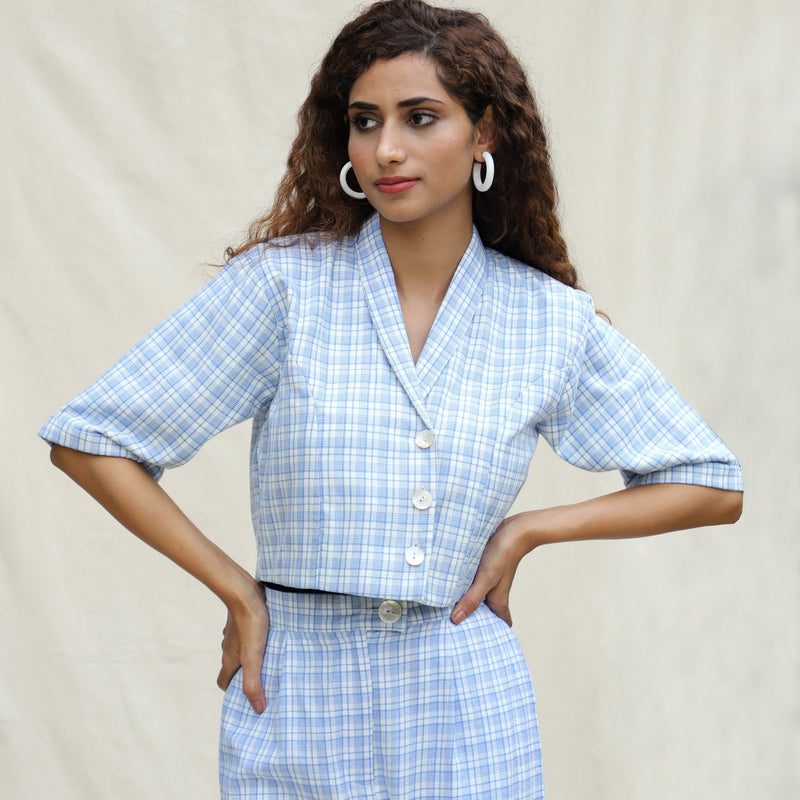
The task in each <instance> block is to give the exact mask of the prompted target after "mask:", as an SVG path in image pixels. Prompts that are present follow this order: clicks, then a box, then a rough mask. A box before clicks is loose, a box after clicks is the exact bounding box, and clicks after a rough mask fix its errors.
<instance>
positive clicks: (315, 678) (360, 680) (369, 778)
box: [220, 589, 544, 800]
mask: <svg viewBox="0 0 800 800" xmlns="http://www.w3.org/2000/svg"><path fill="white" fill-rule="evenodd" d="M380 603H381V601H380V600H374V599H370V598H359V597H351V596H347V595H333V594H290V593H286V592H278V591H273V590H270V589H267V606H268V608H269V612H270V632H269V639H268V642H267V652H266V655H265V658H264V668H263V680H264V687H265V691H266V696H267V710H266V711H265V712H264V713H263V714H261V715H257V714H255V713H254V712H253V711H252V709H251V708H250V704H249V703H248V701H247V699H246V698H245V696H244V695H243V694H242V691H241V672H239V673H237V675H236V676H235V678H234V680H233V681H232V682H231V685H230V687H229V688H228V691H227V692H226V694H225V700H224V704H223V711H222V727H221V735H220V787H221V794H222V798H223V799H224V800H234V799H235V800H245V799H246V800H278V799H280V800H289V799H290V798H291V800H296V799H297V798H307V799H308V800H468V799H469V800H478V798H480V800H488V799H489V798H497V800H538V799H539V798H543V797H544V790H543V786H542V769H541V751H540V746H539V733H538V728H537V722H536V710H535V704H534V697H533V688H532V685H531V679H530V674H529V672H528V668H527V666H526V664H525V661H524V659H523V656H522V652H521V650H520V647H519V643H518V641H517V639H516V637H515V636H514V634H513V633H512V631H511V629H510V628H508V626H507V625H506V624H505V623H504V622H503V621H502V620H500V619H499V618H498V617H496V616H495V615H494V614H493V613H492V611H491V610H490V609H489V608H488V607H487V606H486V605H482V606H481V607H480V608H479V609H478V610H477V611H476V612H475V613H474V614H473V615H472V616H470V617H469V618H468V619H467V620H465V621H464V622H462V623H461V624H460V625H453V624H452V623H451V622H450V620H449V609H441V608H432V607H430V606H421V605H418V604H414V603H405V602H401V603H400V608H401V610H402V613H401V615H400V618H399V619H397V620H396V621H395V622H384V621H383V620H382V619H381V616H380V615H379V613H378V610H379V607H380Z"/></svg>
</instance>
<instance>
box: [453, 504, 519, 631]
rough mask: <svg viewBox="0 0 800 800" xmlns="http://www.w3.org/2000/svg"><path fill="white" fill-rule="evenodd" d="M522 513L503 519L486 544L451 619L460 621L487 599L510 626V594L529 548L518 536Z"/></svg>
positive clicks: (456, 621)
mask: <svg viewBox="0 0 800 800" xmlns="http://www.w3.org/2000/svg"><path fill="white" fill-rule="evenodd" d="M518 517H519V515H517V516H514V517H508V518H507V519H504V520H503V521H502V522H501V523H500V525H499V527H498V528H497V530H496V531H495V532H494V533H493V534H492V536H491V538H490V539H489V541H488V542H487V543H486V547H485V548H484V551H483V555H482V556H481V561H480V564H479V565H478V571H477V572H476V573H475V578H474V580H473V581H472V585H471V586H470V587H469V589H468V590H467V591H466V593H465V594H464V596H463V597H462V598H461V599H460V600H459V601H458V602H457V603H456V604H455V606H454V607H453V611H452V613H451V614H450V619H451V620H452V621H453V622H454V623H456V624H458V623H459V622H462V621H463V620H465V619H466V618H467V617H468V616H469V615H470V614H471V613H472V612H473V611H475V609H476V608H477V607H478V606H479V605H480V604H481V603H482V602H483V601H484V598H485V599H486V604H487V605H488V606H489V608H491V610H492V611H494V613H495V614H497V616H498V617H500V619H502V620H504V621H505V622H506V624H507V625H509V626H510V625H511V611H510V610H509V608H508V596H509V593H510V592H511V584H512V583H513V581H514V575H515V574H516V572H517V567H518V566H519V562H520V561H521V560H522V557H523V556H524V555H525V554H526V553H527V552H528V551H529V549H530V548H526V547H525V546H524V545H523V542H522V541H521V539H520V536H519V530H518V525H517V519H518Z"/></svg>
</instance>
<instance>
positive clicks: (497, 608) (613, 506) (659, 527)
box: [450, 483, 742, 625]
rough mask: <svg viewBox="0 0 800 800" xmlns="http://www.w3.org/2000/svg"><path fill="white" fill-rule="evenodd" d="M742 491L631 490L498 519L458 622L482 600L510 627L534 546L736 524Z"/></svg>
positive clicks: (673, 486) (455, 614)
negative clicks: (514, 597) (518, 578)
mask: <svg viewBox="0 0 800 800" xmlns="http://www.w3.org/2000/svg"><path fill="white" fill-rule="evenodd" d="M741 513H742V493H741V492H734V491H726V490H724V489H710V488H708V487H705V486H695V485H690V484H678V483H664V484H650V485H646V486H636V487H633V488H631V489H623V490H622V491H620V492H614V493H613V494H608V495H603V496H602V497H597V498H595V499H593V500H587V501H585V502H583V503H575V504H574V505H567V506H556V507H553V508H546V509H541V510H538V511H526V512H523V513H521V514H515V515H514V516H512V517H508V518H507V519H505V520H503V522H502V523H501V524H500V526H499V527H498V529H497V530H496V531H495V533H494V535H493V536H492V538H491V539H489V542H488V543H487V545H486V548H485V550H484V552H483V556H482V558H481V562H480V565H479V566H478V571H477V573H476V574H475V579H474V580H473V582H472V585H471V586H470V588H469V589H468V590H467V592H466V593H465V594H464V596H463V597H462V598H461V599H460V600H459V601H458V602H457V603H456V605H455V606H454V607H453V611H452V613H451V616H450V618H451V619H452V621H453V622H455V623H459V622H461V621H462V620H464V619H465V618H466V617H468V616H469V615H470V614H471V613H472V612H473V611H474V610H475V609H476V608H477V607H478V606H479V605H480V604H481V603H482V602H483V600H484V598H485V599H486V602H487V604H488V605H489V607H490V608H491V609H492V611H494V612H495V614H497V615H498V616H499V617H501V618H502V619H504V620H505V621H506V622H507V623H508V624H509V625H510V624H511V614H510V612H509V609H508V596H509V592H510V590H511V584H512V582H513V580H514V575H515V573H516V570H517V566H518V565H519V562H520V561H521V560H522V557H523V556H524V555H526V554H527V553H530V552H531V550H533V549H534V548H536V547H539V546H540V545H543V544H554V543H556V542H578V541H584V540H587V539H625V538H633V537H638V536H652V535H653V534H656V533H666V532H667V531H675V530H682V529H685V528H697V527H700V526H703V525H722V524H726V523H732V522H736V520H737V519H739V516H740V514H741Z"/></svg>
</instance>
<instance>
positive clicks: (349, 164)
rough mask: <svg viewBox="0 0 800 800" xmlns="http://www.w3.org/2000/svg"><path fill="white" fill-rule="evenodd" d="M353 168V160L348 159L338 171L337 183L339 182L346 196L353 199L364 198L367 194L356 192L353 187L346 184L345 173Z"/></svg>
mask: <svg viewBox="0 0 800 800" xmlns="http://www.w3.org/2000/svg"><path fill="white" fill-rule="evenodd" d="M351 169H353V162H352V161H348V162H347V163H346V164H345V165H344V166H343V167H342V170H341V172H340V173H339V183H340V184H341V187H342V191H343V192H344V193H345V194H346V195H347V196H348V197H352V198H353V199H354V200H366V199H367V196H366V195H365V194H364V192H357V191H356V190H355V189H351V188H350V186H348V184H347V173H348V172H349V171H350V170H351Z"/></svg>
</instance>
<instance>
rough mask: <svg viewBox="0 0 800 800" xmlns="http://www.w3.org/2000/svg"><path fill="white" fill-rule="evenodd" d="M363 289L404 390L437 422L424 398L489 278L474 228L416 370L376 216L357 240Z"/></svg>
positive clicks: (455, 346)
mask: <svg viewBox="0 0 800 800" xmlns="http://www.w3.org/2000/svg"><path fill="white" fill-rule="evenodd" d="M356 253H357V256H358V263H359V273H360V277H361V286H362V290H363V292H364V296H365V297H366V300H367V307H368V308H369V313H370V316H371V317H372V322H373V325H374V326H375V330H376V331H377V334H378V339H379V341H380V344H381V347H382V348H383V350H384V353H385V354H386V358H387V359H388V361H389V364H390V365H391V367H392V370H393V371H394V373H395V375H396V376H397V378H398V380H399V381H400V383H401V385H402V386H403V389H404V390H405V392H406V394H407V395H408V397H409V399H410V400H411V402H412V403H413V405H414V407H415V408H416V410H417V412H418V413H419V415H420V416H421V417H422V419H423V420H424V421H425V423H426V424H427V425H429V426H431V427H432V425H433V420H432V419H431V415H430V413H429V412H428V410H427V409H426V408H425V402H424V401H425V398H426V396H427V395H428V393H429V392H430V390H431V388H432V387H433V386H434V384H435V383H436V380H437V378H438V377H439V375H440V374H441V372H442V370H444V368H445V367H446V366H447V364H448V362H449V361H450V359H451V358H452V357H453V356H454V355H455V353H456V352H457V351H458V349H459V347H460V345H461V343H462V340H463V338H464V336H465V334H466V333H467V330H468V328H469V325H470V323H471V322H472V320H473V318H474V316H475V312H476V310H477V308H478V305H479V304H480V300H481V296H482V294H483V286H484V281H485V277H486V256H485V251H484V248H483V243H482V242H481V239H480V236H478V232H477V230H476V229H475V228H474V227H473V229H472V238H471V239H470V242H469V245H468V246H467V249H466V250H465V251H464V255H463V256H462V258H461V261H460V262H459V264H458V267H457V268H456V271H455V274H454V275H453V279H452V280H451V281H450V286H449V287H448V289H447V293H446V295H445V298H444V300H443V301H442V305H441V306H440V307H439V311H438V313H437V315H436V319H435V320H434V322H433V327H432V328H431V330H430V333H429V334H428V338H427V340H426V342H425V346H424V348H423V350H422V353H421V354H420V357H419V358H418V359H417V363H416V365H415V364H414V360H413V359H412V357H411V348H410V346H409V343H408V334H407V333H406V326H405V321H404V319H403V312H402V310H401V308H400V299H399V297H398V295H397V286H396V284H395V280H394V272H393V271H392V265H391V262H390V261H389V254H388V253H387V252H386V247H385V245H384V242H383V236H382V234H381V227H380V218H379V216H378V214H377V213H376V214H373V215H372V217H370V218H369V219H368V220H367V221H366V222H365V223H364V226H363V227H362V228H361V231H360V232H359V234H358V237H357V239H356Z"/></svg>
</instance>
